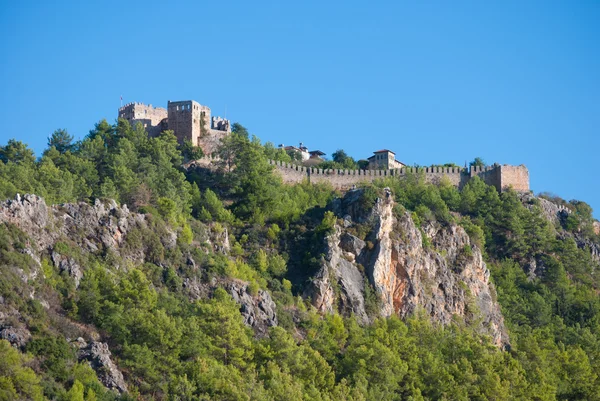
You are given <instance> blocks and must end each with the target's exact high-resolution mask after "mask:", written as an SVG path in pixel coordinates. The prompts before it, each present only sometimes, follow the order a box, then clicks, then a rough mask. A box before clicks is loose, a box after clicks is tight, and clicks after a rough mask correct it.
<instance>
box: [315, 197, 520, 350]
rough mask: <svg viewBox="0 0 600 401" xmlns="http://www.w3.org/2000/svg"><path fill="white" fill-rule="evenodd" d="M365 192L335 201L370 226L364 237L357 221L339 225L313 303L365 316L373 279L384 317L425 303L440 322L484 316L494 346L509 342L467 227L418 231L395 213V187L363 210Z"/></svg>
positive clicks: (329, 242)
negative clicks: (359, 234) (353, 231)
mask: <svg viewBox="0 0 600 401" xmlns="http://www.w3.org/2000/svg"><path fill="white" fill-rule="evenodd" d="M360 192H361V191H359V190H357V191H350V192H349V193H348V194H347V195H346V197H344V199H341V200H338V201H336V202H334V211H335V212H336V214H338V216H340V217H341V216H350V219H351V220H352V221H353V222H358V223H360V224H368V225H370V226H371V230H370V232H369V234H368V235H367V236H366V238H365V241H363V240H361V239H360V238H357V237H355V236H354V235H352V234H350V233H349V232H348V230H350V229H352V226H348V227H342V226H340V225H336V227H335V228H334V230H333V232H332V233H331V234H330V235H329V236H328V237H327V238H326V244H325V245H324V247H325V252H324V254H325V256H324V257H323V259H322V263H321V269H320V270H319V271H318V273H317V274H316V275H315V277H314V278H313V280H312V281H311V285H310V286H309V287H308V289H307V291H306V292H305V296H307V297H309V299H311V301H312V303H313V305H314V306H315V307H316V308H317V309H318V310H320V311H322V312H333V311H335V310H338V311H340V312H341V313H343V314H345V315H349V314H354V315H355V316H357V317H358V318H359V319H360V320H361V321H363V322H366V321H368V320H369V319H370V318H372V317H374V316H371V317H369V316H367V313H366V310H365V309H366V307H365V294H366V288H365V287H366V286H367V285H370V286H372V288H373V289H374V290H375V293H376V294H377V297H378V300H379V311H378V314H379V315H381V316H391V315H398V316H400V317H406V316H408V315H409V314H411V313H413V312H415V311H416V310H417V309H418V308H420V309H423V310H425V311H426V312H427V313H428V314H429V315H430V316H431V318H432V320H434V321H436V322H440V323H442V324H448V323H450V322H451V321H452V319H453V317H454V316H459V317H462V318H463V319H465V320H466V321H477V320H479V321H481V331H482V332H484V333H487V334H489V335H490V336H491V337H492V339H493V341H494V343H495V344H497V345H498V346H503V345H505V344H508V336H507V332H506V329H505V327H504V319H503V316H502V314H501V312H500V307H499V305H498V303H497V301H496V300H495V290H494V288H493V286H492V284H491V283H490V281H489V277H490V273H489V270H488V269H487V267H486V264H485V262H484V261H483V259H482V255H481V251H480V250H479V249H478V248H477V247H476V246H475V245H473V244H471V242H470V239H469V236H468V235H467V233H466V232H465V231H464V229H463V228H462V227H460V226H458V225H449V226H442V225H440V224H437V223H436V224H429V225H426V226H424V227H423V228H422V229H419V228H417V227H416V226H415V224H414V222H413V220H412V219H411V217H410V214H409V213H407V212H405V213H403V214H401V215H400V216H398V217H396V216H395V215H394V213H393V206H394V201H393V198H392V196H391V194H390V193H389V192H386V194H385V197H384V198H383V199H381V198H379V199H377V200H376V201H375V204H374V205H373V206H372V208H371V209H370V211H367V212H365V210H364V208H362V209H361V207H360V204H359V203H360V202H359V200H360V196H361V194H360ZM346 221H348V218H346V217H344V222H346ZM354 224H356V223H354ZM344 225H347V224H344ZM423 236H425V237H426V240H424V238H423ZM424 243H426V244H429V245H427V246H424Z"/></svg>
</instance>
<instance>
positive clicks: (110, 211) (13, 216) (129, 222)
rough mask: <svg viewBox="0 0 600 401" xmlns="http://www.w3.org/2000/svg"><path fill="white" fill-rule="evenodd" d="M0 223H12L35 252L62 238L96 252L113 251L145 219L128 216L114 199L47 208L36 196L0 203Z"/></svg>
mask: <svg viewBox="0 0 600 401" xmlns="http://www.w3.org/2000/svg"><path fill="white" fill-rule="evenodd" d="M0 222H7V223H12V224H14V225H15V226H17V227H18V228H20V229H21V230H22V231H24V232H25V233H26V234H27V235H28V236H29V237H30V238H31V239H32V241H33V244H30V245H31V246H32V247H34V249H36V250H37V251H42V250H45V249H47V248H48V247H50V246H51V245H52V244H54V242H56V241H57V240H58V239H59V238H60V237H66V238H69V239H72V240H74V241H77V245H79V246H80V247H81V248H82V249H83V250H85V251H88V252H96V251H97V250H98V249H99V248H98V247H99V246H104V247H106V248H109V249H117V248H118V246H119V245H120V244H121V243H122V242H123V240H124V238H125V236H126V234H127V232H128V231H129V230H130V229H131V228H132V227H134V226H135V225H136V224H141V225H144V224H145V216H144V215H143V214H138V213H131V212H130V211H129V209H128V208H127V205H123V206H122V207H119V206H118V205H117V203H116V202H115V201H114V200H110V201H104V202H103V201H100V200H98V199H96V201H95V203H94V205H88V204H87V203H83V202H79V203H67V204H64V205H58V206H47V205H46V203H45V202H44V199H43V198H41V197H39V196H37V195H24V196H19V195H17V196H16V198H15V199H13V200H7V201H4V202H0Z"/></svg>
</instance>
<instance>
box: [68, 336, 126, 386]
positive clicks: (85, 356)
mask: <svg viewBox="0 0 600 401" xmlns="http://www.w3.org/2000/svg"><path fill="white" fill-rule="evenodd" d="M75 345H76V346H77V347H78V348H79V352H78V357H79V360H85V361H87V362H88V363H89V364H90V366H91V367H92V369H94V370H95V371H96V374H97V376H98V379H100V382H101V383H102V384H103V385H104V386H105V387H106V388H108V389H111V390H116V391H118V392H119V393H125V392H127V384H126V383H125V380H124V379H123V373H121V371H120V370H119V369H118V368H117V366H116V365H115V364H114V362H113V361H112V359H111V358H110V356H111V353H110V350H109V349H108V344H106V343H101V342H97V341H91V342H90V343H86V342H85V340H84V339H83V338H78V339H77V340H76V342H75Z"/></svg>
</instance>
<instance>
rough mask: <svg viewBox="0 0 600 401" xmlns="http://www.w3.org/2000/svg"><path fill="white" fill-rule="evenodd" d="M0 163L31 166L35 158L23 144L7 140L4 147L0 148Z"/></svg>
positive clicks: (31, 151)
mask: <svg viewBox="0 0 600 401" xmlns="http://www.w3.org/2000/svg"><path fill="white" fill-rule="evenodd" d="M0 161H2V162H4V163H8V162H13V163H17V164H33V163H34V162H35V156H34V154H33V150H31V149H29V148H28V147H27V145H25V144H24V143H23V142H21V141H17V140H15V139H9V140H8V143H7V144H6V145H5V146H0Z"/></svg>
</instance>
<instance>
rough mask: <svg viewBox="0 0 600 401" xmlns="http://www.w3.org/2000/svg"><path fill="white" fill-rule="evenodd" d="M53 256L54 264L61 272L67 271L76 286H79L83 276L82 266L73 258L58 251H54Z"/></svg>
mask: <svg viewBox="0 0 600 401" xmlns="http://www.w3.org/2000/svg"><path fill="white" fill-rule="evenodd" d="M51 257H52V263H54V266H55V267H56V268H58V269H59V270H60V271H61V272H63V271H66V272H67V274H68V275H69V276H70V277H71V278H72V279H73V281H74V282H75V288H79V283H80V281H81V279H82V278H83V271H82V269H81V266H79V264H78V263H77V262H75V260H73V259H72V258H69V257H64V256H61V255H60V254H59V253H58V252H52V254H51Z"/></svg>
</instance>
